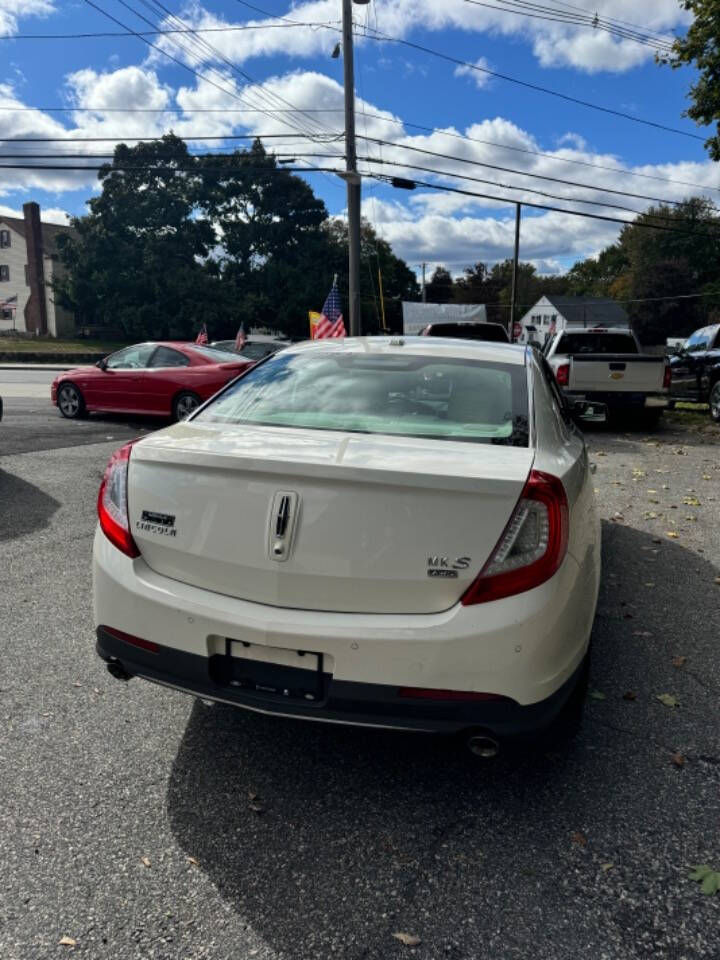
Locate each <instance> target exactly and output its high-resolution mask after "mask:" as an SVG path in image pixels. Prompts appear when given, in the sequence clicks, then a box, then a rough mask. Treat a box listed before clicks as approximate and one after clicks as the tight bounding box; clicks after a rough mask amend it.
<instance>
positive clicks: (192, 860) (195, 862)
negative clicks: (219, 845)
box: [188, 857, 198, 866]
mask: <svg viewBox="0 0 720 960" xmlns="http://www.w3.org/2000/svg"><path fill="white" fill-rule="evenodd" d="M188 860H189V861H190V863H194V864H195V866H197V865H198V862H197V860H196V859H195V857H188Z"/></svg>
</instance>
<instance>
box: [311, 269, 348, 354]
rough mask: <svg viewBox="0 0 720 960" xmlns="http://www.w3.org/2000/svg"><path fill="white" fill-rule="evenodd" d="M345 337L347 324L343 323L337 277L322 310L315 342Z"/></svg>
mask: <svg viewBox="0 0 720 960" xmlns="http://www.w3.org/2000/svg"><path fill="white" fill-rule="evenodd" d="M344 336H345V324H344V323H343V316H342V311H341V309H340V294H339V293H338V288H337V277H335V278H334V279H333V285H332V287H331V288H330V293H329V294H328V295H327V300H326V301H325V306H324V307H323V308H322V314H321V317H320V322H319V323H318V325H317V326H316V327H315V333H314V336H313V339H314V340H325V339H329V338H335V337H344Z"/></svg>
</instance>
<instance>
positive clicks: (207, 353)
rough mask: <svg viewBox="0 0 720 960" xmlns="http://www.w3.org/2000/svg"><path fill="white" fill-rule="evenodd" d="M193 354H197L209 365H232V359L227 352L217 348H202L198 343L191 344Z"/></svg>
mask: <svg viewBox="0 0 720 960" xmlns="http://www.w3.org/2000/svg"><path fill="white" fill-rule="evenodd" d="M191 347H192V351H193V353H199V354H200V356H201V357H204V358H205V359H206V360H208V361H209V362H210V363H232V357H229V356H228V351H227V350H222V349H219V348H217V347H204V346H202V345H201V344H199V343H193V344H191Z"/></svg>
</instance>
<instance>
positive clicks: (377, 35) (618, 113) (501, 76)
mask: <svg viewBox="0 0 720 960" xmlns="http://www.w3.org/2000/svg"><path fill="white" fill-rule="evenodd" d="M361 36H365V37H367V38H369V39H370V40H377V41H379V42H382V43H398V44H402V45H403V46H405V47H411V48H412V49H413V50H420V51H421V52H422V53H427V54H430V56H433V57H439V58H440V59H441V60H446V61H447V62H448V63H454V64H456V65H457V66H460V67H467V68H468V69H469V70H475V71H477V72H478V73H482V74H484V75H486V76H491V77H496V78H497V79H498V80H505V81H507V82H508V83H515V84H517V85H518V86H521V87H524V88H526V89H528V90H535V91H536V92H537V93H545V94H547V95H548V96H551V97H558V98H559V99H560V100H566V101H567V102H568V103H574V104H577V105H578V106H581V107H587V108H588V109H590V110H597V111H599V112H600V113H607V114H610V115H611V116H614V117H621V118H622V119H623V120H631V121H632V122H633V123H641V124H644V125H645V126H647V127H653V128H655V129H657V130H664V131H665V132H666V133H675V134H677V135H678V136H681V137H690V138H691V139H693V140H702V141H704V140H705V139H706V138H705V137H703V136H701V135H700V134H698V133H690V131H688V130H679V129H678V128H677V127H670V126H667V125H666V124H664V123H658V122H656V121H655V120H646V119H645V118H643V117H635V116H633V115H632V114H631V113H624V112H623V111H622V110H616V109H615V108H614V107H605V106H602V104H599V103H592V102H591V101H589V100H582V99H580V98H579V97H573V96H571V95H570V94H569V93H562V92H561V91H560V90H552V89H551V88H550V87H542V86H540V85H539V84H537V83H530V82H529V81H528V80H520V79H519V78H518V77H511V76H510V75H509V74H507V73H499V72H498V71H497V70H490V69H489V68H488V67H480V66H478V64H476V63H471V62H470V61H469V60H460V59H459V58H458V57H453V56H451V55H450V54H449V53H443V52H442V51H440V50H434V49H433V48H432V47H426V46H424V45H423V44H421V43H415V42H413V41H412V40H404V39H402V38H400V37H391V36H388V34H385V33H381V32H379V31H374V30H371V31H367V30H366V32H365V33H364V34H361Z"/></svg>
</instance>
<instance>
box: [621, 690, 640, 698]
mask: <svg viewBox="0 0 720 960" xmlns="http://www.w3.org/2000/svg"><path fill="white" fill-rule="evenodd" d="M623 700H637V694H636V693H635V692H634V691H633V690H628V691H626V692H625V693H624V694H623Z"/></svg>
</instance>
